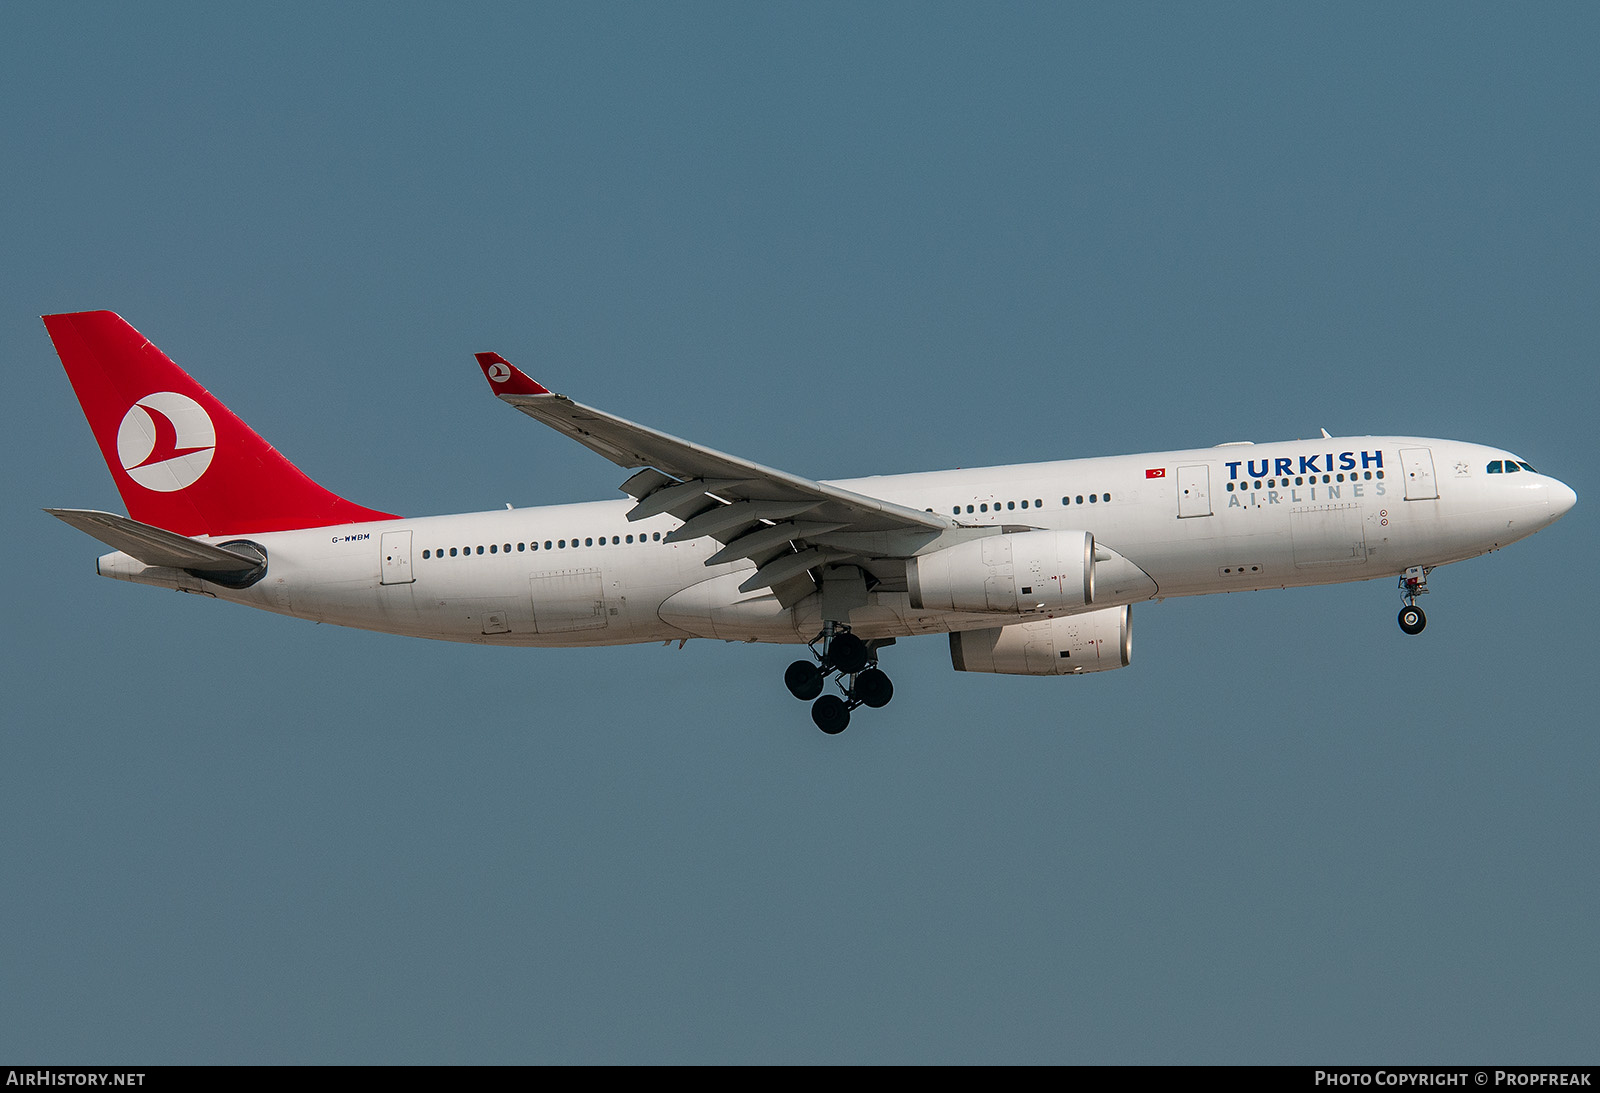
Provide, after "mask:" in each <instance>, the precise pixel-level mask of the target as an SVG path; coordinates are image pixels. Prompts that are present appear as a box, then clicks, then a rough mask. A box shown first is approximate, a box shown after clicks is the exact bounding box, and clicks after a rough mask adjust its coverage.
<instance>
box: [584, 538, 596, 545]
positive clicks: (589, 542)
mask: <svg viewBox="0 0 1600 1093" xmlns="http://www.w3.org/2000/svg"><path fill="white" fill-rule="evenodd" d="M583 545H584V546H594V540H593V539H585V540H584V541H583Z"/></svg>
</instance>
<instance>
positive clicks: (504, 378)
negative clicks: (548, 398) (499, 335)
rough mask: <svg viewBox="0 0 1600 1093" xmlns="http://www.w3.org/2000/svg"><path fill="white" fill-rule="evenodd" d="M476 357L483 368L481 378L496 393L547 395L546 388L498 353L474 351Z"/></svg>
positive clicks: (479, 365)
mask: <svg viewBox="0 0 1600 1093" xmlns="http://www.w3.org/2000/svg"><path fill="white" fill-rule="evenodd" d="M473 356H475V357H477V358H478V367H479V368H481V369H483V378H484V379H486V380H488V381H489V387H490V388H491V389H492V390H493V391H494V393H495V394H497V395H548V394H549V393H550V391H549V389H548V388H545V387H541V386H539V385H538V384H537V383H535V382H533V380H531V379H529V378H528V377H527V376H525V375H523V374H522V371H521V370H520V369H519V368H517V366H516V365H514V364H512V363H511V362H510V361H508V360H506V359H505V358H504V357H502V356H501V355H500V354H498V353H474V354H473Z"/></svg>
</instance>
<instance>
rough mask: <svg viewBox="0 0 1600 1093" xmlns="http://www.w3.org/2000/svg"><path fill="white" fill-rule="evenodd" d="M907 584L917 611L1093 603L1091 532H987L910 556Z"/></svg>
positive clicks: (1012, 609) (998, 609)
mask: <svg viewBox="0 0 1600 1093" xmlns="http://www.w3.org/2000/svg"><path fill="white" fill-rule="evenodd" d="M906 582H907V586H908V589H909V592H910V596H911V606H912V608H913V609H915V610H918V611H984V612H990V611H992V612H997V613H999V612H1003V613H1005V614H1017V613H1019V612H1023V611H1070V610H1072V609H1074V608H1078V607H1083V606H1085V605H1086V604H1091V603H1093V602H1094V536H1093V535H1092V534H1090V533H1089V532H1087V531H1021V532H1017V533H1015V534H1013V535H989V536H985V537H984V538H982V539H973V540H970V541H968V542H965V543H961V544H958V545H957V546H953V547H946V548H945V549H943V550H936V551H933V552H932V553H931V554H922V555H918V556H917V557H915V558H912V559H911V560H910V561H909V562H908V563H907V565H906Z"/></svg>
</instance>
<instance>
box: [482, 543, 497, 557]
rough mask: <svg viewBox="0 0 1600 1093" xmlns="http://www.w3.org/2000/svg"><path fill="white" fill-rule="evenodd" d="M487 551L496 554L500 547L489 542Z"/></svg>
mask: <svg viewBox="0 0 1600 1093" xmlns="http://www.w3.org/2000/svg"><path fill="white" fill-rule="evenodd" d="M478 549H479V550H480V551H481V550H482V549H483V548H482V547H479V548H478ZM489 553H490V554H498V553H500V548H499V547H497V546H495V545H494V544H493V543H490V544H489Z"/></svg>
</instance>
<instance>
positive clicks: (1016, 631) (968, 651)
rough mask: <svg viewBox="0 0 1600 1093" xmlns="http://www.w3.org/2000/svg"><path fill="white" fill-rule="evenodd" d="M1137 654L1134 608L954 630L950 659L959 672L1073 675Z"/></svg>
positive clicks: (1110, 665) (1117, 665)
mask: <svg viewBox="0 0 1600 1093" xmlns="http://www.w3.org/2000/svg"><path fill="white" fill-rule="evenodd" d="M1132 657H1133V608H1132V607H1102V608H1100V609H1099V610H1098V611H1085V612H1084V613H1083V614H1081V615H1067V616H1066V617H1064V618H1059V619H1041V620H1040V621H1038V622H1014V623H1012V624H1011V625H1010V626H997V627H995V628H993V629H991V630H960V631H957V632H955V633H953V634H951V635H950V663H951V664H953V665H954V666H955V669H956V671H958V672H996V673H999V674H1002V675H1013V676H1070V675H1081V674H1082V673H1084V672H1104V671H1107V670H1109V669H1111V668H1123V667H1126V666H1127V664H1128V661H1129V660H1131V659H1132Z"/></svg>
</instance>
